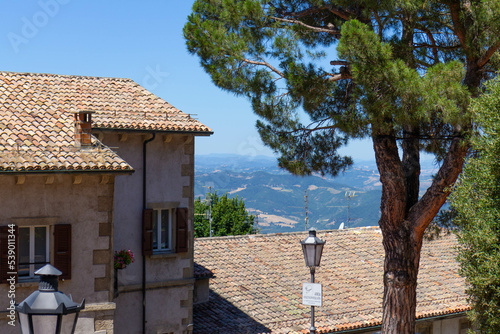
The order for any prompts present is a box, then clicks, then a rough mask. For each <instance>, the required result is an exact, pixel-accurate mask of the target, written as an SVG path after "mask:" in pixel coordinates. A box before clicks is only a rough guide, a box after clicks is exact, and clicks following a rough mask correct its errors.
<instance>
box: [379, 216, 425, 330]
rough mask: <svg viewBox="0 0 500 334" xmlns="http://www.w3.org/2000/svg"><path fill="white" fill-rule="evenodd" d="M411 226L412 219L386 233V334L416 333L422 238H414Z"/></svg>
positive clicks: (384, 241) (383, 321) (384, 323)
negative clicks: (399, 227) (397, 228)
mask: <svg viewBox="0 0 500 334" xmlns="http://www.w3.org/2000/svg"><path fill="white" fill-rule="evenodd" d="M405 225H406V226H405ZM403 226H404V227H403ZM410 226H411V224H410V223H409V222H404V223H403V224H402V226H401V227H402V228H401V229H400V230H398V231H390V232H387V231H385V232H384V233H383V234H384V240H383V244H384V249H385V264H384V300H383V316H382V323H383V326H382V333H385V334H413V333H415V313H416V302H417V292H416V289H417V275H418V266H419V260H420V249H421V241H420V242H419V241H418V240H414V236H413V233H412V231H411V227H410Z"/></svg>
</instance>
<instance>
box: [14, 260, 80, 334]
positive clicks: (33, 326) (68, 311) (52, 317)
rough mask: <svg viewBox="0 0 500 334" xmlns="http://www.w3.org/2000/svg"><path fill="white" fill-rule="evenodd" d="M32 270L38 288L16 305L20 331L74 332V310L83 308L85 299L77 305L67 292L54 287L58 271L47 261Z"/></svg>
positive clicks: (38, 333)
mask: <svg viewBox="0 0 500 334" xmlns="http://www.w3.org/2000/svg"><path fill="white" fill-rule="evenodd" d="M35 274H36V275H40V284H39V287H38V291H35V292H33V293H32V294H31V295H29V296H28V298H26V299H25V300H23V301H22V302H21V303H19V304H18V305H16V311H17V314H18V319H19V325H20V327H21V333H22V334H52V333H53V334H72V333H74V331H75V327H76V321H77V320H78V313H79V312H80V310H82V309H84V308H85V299H84V300H83V301H82V303H81V304H80V305H78V304H77V303H75V302H73V300H72V299H71V296H69V297H68V296H66V295H65V294H64V293H62V292H61V291H58V281H59V278H58V276H60V275H61V274H62V272H61V271H59V270H57V269H56V268H54V267H53V266H51V265H50V264H47V265H45V266H43V267H42V268H40V269H39V270H37V271H36V272H35Z"/></svg>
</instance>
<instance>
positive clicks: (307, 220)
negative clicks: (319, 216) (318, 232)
mask: <svg viewBox="0 0 500 334" xmlns="http://www.w3.org/2000/svg"><path fill="white" fill-rule="evenodd" d="M304 193H305V195H304V199H305V202H306V231H307V223H308V222H309V217H308V216H307V190H305V191H304Z"/></svg>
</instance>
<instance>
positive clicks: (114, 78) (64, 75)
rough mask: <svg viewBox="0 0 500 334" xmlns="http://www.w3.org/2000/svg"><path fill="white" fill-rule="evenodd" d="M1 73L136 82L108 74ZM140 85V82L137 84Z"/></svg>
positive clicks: (5, 72)
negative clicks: (107, 75)
mask: <svg viewBox="0 0 500 334" xmlns="http://www.w3.org/2000/svg"><path fill="white" fill-rule="evenodd" d="M0 74H14V75H23V76H27V75H30V76H40V77H42V76H46V77H64V78H86V79H111V80H123V81H131V82H134V83H136V82H135V81H134V80H132V79H130V78H121V77H106V76H95V75H78V74H54V73H37V72H14V71H1V70H0ZM136 84H137V83H136ZM137 85H139V84H137Z"/></svg>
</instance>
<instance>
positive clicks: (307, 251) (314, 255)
mask: <svg viewBox="0 0 500 334" xmlns="http://www.w3.org/2000/svg"><path fill="white" fill-rule="evenodd" d="M325 243H326V241H323V240H321V239H320V238H318V237H316V230H315V229H314V228H311V229H310V230H309V236H307V238H305V239H304V240H302V241H301V242H300V244H301V245H302V251H303V252H304V260H305V261H306V266H307V267H309V270H310V272H311V283H314V273H315V270H316V267H319V264H320V262H321V255H322V254H323V246H324V245H325ZM309 333H310V334H315V333H316V327H314V306H311V327H310V328H309Z"/></svg>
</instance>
